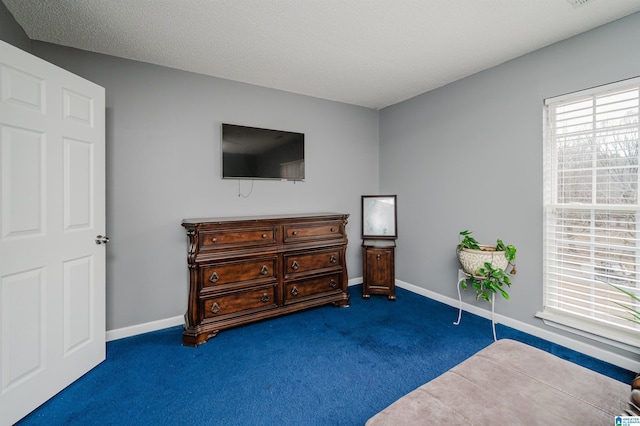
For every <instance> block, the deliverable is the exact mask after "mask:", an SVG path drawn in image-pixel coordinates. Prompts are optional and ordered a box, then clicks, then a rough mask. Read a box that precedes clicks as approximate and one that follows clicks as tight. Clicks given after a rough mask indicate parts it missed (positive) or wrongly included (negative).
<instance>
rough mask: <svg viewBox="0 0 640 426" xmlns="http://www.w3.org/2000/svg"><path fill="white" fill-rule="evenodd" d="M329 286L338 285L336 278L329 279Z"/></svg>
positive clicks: (334, 286)
mask: <svg viewBox="0 0 640 426" xmlns="http://www.w3.org/2000/svg"><path fill="white" fill-rule="evenodd" d="M329 287H331V288H336V287H338V283H337V282H336V280H334V279H331V281H329Z"/></svg>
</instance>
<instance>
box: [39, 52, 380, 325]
mask: <svg viewBox="0 0 640 426" xmlns="http://www.w3.org/2000/svg"><path fill="white" fill-rule="evenodd" d="M32 44H33V50H34V53H35V54H36V55H38V56H40V57H42V58H43V59H45V60H47V61H49V62H52V63H54V64H56V65H59V66H61V67H63V68H65V69H67V70H70V71H71V72H73V73H76V74H78V75H80V76H82V77H84V78H87V79H88V80H91V81H93V82H95V83H97V84H99V85H101V86H103V87H105V89H106V98H107V99H106V106H107V127H106V131H107V234H108V235H109V237H110V238H111V242H110V243H109V245H108V246H107V329H108V330H113V329H118V328H122V327H126V326H131V325H137V324H141V323H146V322H150V321H154V320H162V319H166V318H171V317H174V316H179V315H182V314H184V312H185V310H186V306H187V289H188V281H187V279H188V276H187V267H186V250H187V245H186V242H187V240H186V233H185V232H184V229H183V228H182V227H181V226H180V222H181V221H182V219H183V218H189V217H212V216H213V217H220V216H238V215H260V214H279V213H299V212H340V213H349V214H350V215H351V217H350V220H349V225H348V226H347V231H348V237H349V240H350V244H349V247H348V250H347V262H348V263H347V267H348V271H349V276H350V277H358V276H361V274H362V273H361V269H362V268H361V265H360V254H359V237H360V195H361V194H365V193H375V192H376V191H377V189H378V139H379V138H378V112H377V111H374V110H370V109H366V108H361V107H356V106H351V105H346V104H341V103H336V102H329V101H325V100H320V99H316V98H311V97H308V96H301V95H295V94H291V93H287V92H282V91H277V90H271V89H267V88H262V87H257V86H252V85H248V84H241V83H236V82H231V81H228V80H223V79H218V78H213V77H208V76H204V75H199V74H193V73H188V72H183V71H178V70H174V69H170V68H165V67H160V66H155V65H150V64H145V63H140V62H135V61H130V60H125V59H119V58H115V57H111V56H106V55H100V54H95V53H90V52H86V51H81V50H77V49H71V48H65V47H61V46H58V45H53V44H48V43H42V42H37V41H33V42H32ZM223 122H228V123H235V124H242V125H248V126H254V127H266V128H272V129H279V130H291V131H296V132H302V133H304V134H305V154H306V161H305V163H306V164H305V166H306V181H305V182H298V183H295V184H294V183H292V182H280V181H256V182H255V183H254V185H253V192H251V195H250V196H249V197H248V198H243V197H240V196H238V193H239V191H238V181H237V180H223V179H222V178H221V162H220V156H221V152H220V133H221V124H222V123H223ZM250 189H251V182H250V181H242V182H241V183H240V191H241V192H242V193H243V194H247V193H249V192H250Z"/></svg>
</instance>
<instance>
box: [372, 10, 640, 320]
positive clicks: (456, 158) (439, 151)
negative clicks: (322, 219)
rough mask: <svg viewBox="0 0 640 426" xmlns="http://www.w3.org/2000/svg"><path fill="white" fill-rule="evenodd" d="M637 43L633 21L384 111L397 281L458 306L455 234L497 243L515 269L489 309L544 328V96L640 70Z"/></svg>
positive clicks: (383, 154) (384, 175)
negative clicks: (506, 292)
mask: <svg viewBox="0 0 640 426" xmlns="http://www.w3.org/2000/svg"><path fill="white" fill-rule="evenodd" d="M638 40H640V14H635V15H632V16H629V17H627V18H625V19H622V20H619V21H616V22H614V23H611V24H609V25H606V26H603V27H600V28H597V29H595V30H592V31H590V32H587V33H584V34H582V35H580V36H577V37H574V38H572V39H569V40H565V41H563V42H560V43H557V44H555V45H552V46H549V47H547V48H544V49H542V50H539V51H536V52H534V53H531V54H529V55H526V56H523V57H520V58H518V59H515V60H513V61H510V62H507V63H505V64H502V65H500V66H497V67H495V68H492V69H490V70H487V71H485V72H481V73H479V74H476V75H473V76H471V77H469V78H466V79H463V80H460V81H457V82H455V83H452V84H450V85H448V86H446V87H443V88H440V89H438V90H434V91H432V92H429V93H425V94H423V95H420V96H417V97H415V98H413V99H410V100H408V101H405V102H402V103H400V104H397V105H394V106H391V107H388V108H386V109H384V110H382V111H381V112H380V165H381V167H380V191H381V193H397V194H398V206H399V209H400V210H399V213H398V217H399V233H400V238H399V240H398V249H397V252H396V253H397V259H396V274H397V278H398V279H399V280H402V281H405V282H408V283H411V284H414V285H417V286H420V287H422V288H425V289H428V290H432V291H434V292H437V293H439V294H442V295H445V296H448V297H451V298H454V299H457V292H456V279H457V275H456V270H457V268H458V263H457V259H456V255H455V245H456V243H457V240H458V232H459V231H463V230H466V229H469V230H472V231H474V234H473V235H474V236H475V237H476V238H477V239H478V240H480V241H481V242H486V243H491V242H495V240H496V238H498V237H500V238H502V239H503V240H504V241H505V243H510V244H514V245H515V246H516V247H517V249H518V254H517V255H518V259H517V265H518V274H517V275H516V276H515V277H514V284H513V286H512V290H511V291H510V294H511V300H510V301H509V302H504V301H502V300H499V301H498V302H497V306H496V312H497V313H500V314H503V315H506V316H508V317H510V318H514V319H516V320H518V321H521V322H524V323H528V324H531V325H534V326H537V327H545V326H544V325H543V324H542V322H541V321H539V320H537V319H535V318H534V315H535V314H536V312H537V311H539V310H540V309H541V308H542V183H543V182H542V125H543V118H542V109H543V100H544V99H545V98H547V97H552V96H555V95H560V94H564V93H567V92H572V91H577V90H580V89H585V88H589V87H593V86H597V85H602V84H605V83H609V82H614V81H617V80H621V79H626V78H630V77H634V76H638V75H640V48H639V47H638V46H639V45H638ZM468 293H469V294H466V295H465V301H468V302H470V303H475V302H474V301H473V298H474V297H473V296H474V295H473V294H471V293H472V292H468ZM485 307H486V308H487V309H490V308H489V305H488V304H486V305H485Z"/></svg>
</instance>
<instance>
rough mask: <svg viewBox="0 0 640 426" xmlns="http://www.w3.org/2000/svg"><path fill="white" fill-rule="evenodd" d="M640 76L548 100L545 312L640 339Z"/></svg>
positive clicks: (634, 341) (593, 330) (606, 333)
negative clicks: (639, 314)
mask: <svg viewBox="0 0 640 426" xmlns="http://www.w3.org/2000/svg"><path fill="white" fill-rule="evenodd" d="M639 97H640V78H636V79H633V80H627V81H624V82H619V83H615V84H611V85H607V86H601V87H598V88H595V89H590V90H586V91H582V92H579V93H573V94H569V95H564V96H561V97H557V98H552V99H547V100H546V101H545V113H546V114H545V137H544V254H543V261H544V284H543V285H544V308H543V311H542V312H541V313H539V314H538V316H539V317H541V318H543V319H545V320H551V321H552V322H554V323H559V324H561V325H564V326H568V327H571V328H573V329H578V330H582V331H586V332H588V333H590V334H595V335H598V336H602V337H605V338H607V339H611V340H614V341H618V342H623V343H627V344H631V345H633V346H636V347H637V346H639V344H640V326H638V325H637V324H635V323H634V322H632V321H629V318H631V314H630V312H629V311H628V310H627V309H625V306H627V307H631V308H633V309H636V310H639V308H640V307H639V306H638V303H636V302H635V301H634V299H633V298H631V297H629V296H627V295H625V294H624V293H623V292H621V291H619V290H617V289H616V288H614V287H613V286H612V285H611V284H613V285H615V286H618V287H619V288H622V289H624V290H626V291H629V292H631V293H633V294H636V295H640V285H639V281H638V279H639V277H640V262H639V259H640V256H639V255H640V239H639V224H640V204H639V200H638V179H639V176H638V155H639V152H638V148H639V144H640V141H639V131H640V130H639V123H638V121H639V120H638V118H639V114H640V113H639Z"/></svg>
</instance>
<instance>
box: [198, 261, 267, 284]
mask: <svg viewBox="0 0 640 426" xmlns="http://www.w3.org/2000/svg"><path fill="white" fill-rule="evenodd" d="M277 264H278V262H277V257H276V256H272V257H260V258H249V259H246V260H241V261H233V262H220V263H214V264H210V265H203V266H201V268H202V269H201V271H200V273H201V274H202V279H201V282H202V289H207V288H209V287H220V286H225V285H229V284H235V283H243V282H244V283H247V284H249V283H252V282H256V281H257V280H260V281H264V280H268V281H271V280H275V279H276V277H277V275H276V267H277V266H276V265H277ZM211 290H213V289H211Z"/></svg>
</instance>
